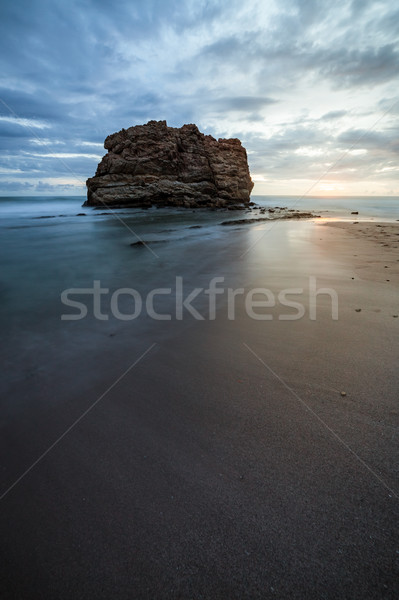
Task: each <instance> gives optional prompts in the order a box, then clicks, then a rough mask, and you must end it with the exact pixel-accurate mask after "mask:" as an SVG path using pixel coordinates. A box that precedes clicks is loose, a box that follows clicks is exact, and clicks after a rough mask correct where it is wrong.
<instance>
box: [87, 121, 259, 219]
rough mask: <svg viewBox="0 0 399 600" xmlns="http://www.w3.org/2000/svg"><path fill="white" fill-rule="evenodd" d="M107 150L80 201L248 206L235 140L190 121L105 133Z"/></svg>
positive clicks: (242, 156)
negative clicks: (204, 130) (176, 125)
mask: <svg viewBox="0 0 399 600" xmlns="http://www.w3.org/2000/svg"><path fill="white" fill-rule="evenodd" d="M104 147H105V148H106V150H108V153H107V154H106V155H105V156H104V157H103V159H102V160H101V162H100V163H99V165H98V167H97V171H96V174H95V176H94V177H91V178H90V179H88V180H87V182H86V185H87V201H86V202H85V204H84V206H99V205H105V206H111V207H122V206H134V207H145V206H152V205H156V206H181V207H184V208H193V207H203V206H208V207H218V208H224V207H228V206H230V205H235V206H242V205H248V203H249V197H250V193H251V191H252V188H253V185H254V184H253V182H252V180H251V177H250V174H249V169H248V162H247V153H246V150H245V148H244V147H243V146H242V145H241V142H240V140H238V139H222V138H220V139H219V140H216V139H215V138H213V137H212V136H211V135H204V134H203V133H201V132H200V131H199V130H198V128H197V126H196V125H183V127H180V128H174V127H168V126H167V124H166V121H149V122H148V123H147V124H146V125H136V126H135V127H129V129H122V130H121V131H118V132H117V133H113V134H112V135H109V136H108V137H107V138H106V140H105V142H104Z"/></svg>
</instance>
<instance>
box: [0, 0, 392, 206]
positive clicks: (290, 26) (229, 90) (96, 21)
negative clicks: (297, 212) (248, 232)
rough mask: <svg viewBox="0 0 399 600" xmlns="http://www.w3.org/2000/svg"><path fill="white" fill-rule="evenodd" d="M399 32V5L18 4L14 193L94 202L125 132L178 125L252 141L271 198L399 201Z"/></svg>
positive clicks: (164, 0)
mask: <svg viewBox="0 0 399 600" xmlns="http://www.w3.org/2000/svg"><path fill="white" fill-rule="evenodd" d="M398 23H399V10H398V8H397V4H396V3H395V2H393V0H392V1H390V0H353V1H350V0H347V1H344V2H341V3H335V4H334V3H331V2H328V1H327V0H281V1H277V0H275V1H273V0H270V1H268V2H264V1H263V0H248V2H245V3H243V2H241V1H240V0H213V1H211V2H209V1H206V0H186V1H185V2H180V1H178V0H146V2H142V1H141V0H119V1H118V3H116V4H112V3H110V2H106V1H105V0H86V1H85V2H81V1H78V0H71V1H70V2H68V3H65V2H64V0H18V2H11V1H6V2H3V3H2V4H1V8H0V30H1V35H0V56H1V57H2V58H0V67H1V68H0V194H3V195H6V194H10V193H16V194H18V193H21V194H33V193H57V194H58V193H67V194H71V193H75V194H76V193H78V194H84V192H85V189H84V182H85V180H86V178H87V177H89V176H91V175H93V173H94V171H95V168H96V165H97V162H98V161H99V159H100V157H101V156H102V154H103V153H104V150H103V147H102V144H103V141H104V139H105V137H106V136H107V135H108V134H109V133H111V132H113V131H117V130H119V129H121V128H122V127H125V128H126V127H129V126H130V125H135V124H139V123H145V122H146V121H148V120H150V119H166V120H167V121H168V124H170V125H172V126H181V125H182V124H184V123H187V122H195V123H197V125H198V126H199V127H200V129H201V130H202V131H204V132H206V133H210V134H212V135H214V136H215V137H228V136H234V137H239V138H240V139H241V140H242V142H243V144H244V145H245V146H246V148H247V150H248V157H249V162H250V168H251V172H252V174H253V176H254V179H255V180H256V186H255V190H254V192H255V193H258V194H277V193H282V194H288V193H290V194H302V193H304V192H306V191H307V190H308V189H309V188H311V187H312V186H313V187H312V190H313V191H312V193H321V192H325V191H326V190H329V191H330V192H331V193H341V194H345V193H347V194H354V193H356V194H364V193H375V194H380V195H383V194H396V195H399V185H398V177H397V176H398V167H397V158H398V142H397V140H398V133H399V121H398V117H399V97H398V95H397V94H398V92H397V91H398V89H399V85H398V84H399V69H398V65H399V42H398V37H399V25H398ZM319 180H320V182H319ZM315 182H319V183H317V185H314V184H315Z"/></svg>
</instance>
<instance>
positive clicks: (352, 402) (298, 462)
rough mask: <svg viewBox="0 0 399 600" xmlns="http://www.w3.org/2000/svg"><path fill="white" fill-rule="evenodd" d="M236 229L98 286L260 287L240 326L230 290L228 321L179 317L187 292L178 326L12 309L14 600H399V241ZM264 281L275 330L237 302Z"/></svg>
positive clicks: (266, 310)
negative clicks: (21, 313)
mask: <svg viewBox="0 0 399 600" xmlns="http://www.w3.org/2000/svg"><path fill="white" fill-rule="evenodd" d="M380 225H382V227H380ZM224 229H225V230H226V229H229V231H228V232H227V231H224V232H223V234H221V235H220V236H218V237H211V238H209V239H207V240H206V243H204V240H201V237H200V235H199V237H198V238H197V239H193V240H192V241H191V242H190V243H188V244H186V245H185V247H184V252H181V253H180V252H176V248H175V247H174V244H173V243H172V244H165V245H164V246H163V245H162V244H157V246H156V247H155V246H154V249H155V248H156V253H157V254H158V255H159V259H155V258H154V257H153V256H151V254H150V253H149V252H147V251H146V249H145V248H131V247H128V245H127V244H126V249H125V247H124V248H123V250H121V253H122V252H123V253H126V256H129V257H130V258H129V260H131V261H132V262H131V265H132V267H131V268H132V272H133V270H134V269H135V268H136V266H135V265H137V264H138V263H139V262H140V261H141V262H142V264H144V263H145V264H146V269H147V273H148V275H147V279H145V278H143V277H141V278H140V281H139V280H138V279H134V278H133V279H132V280H131V281H127V280H126V271H123V272H122V271H121V272H118V270H117V268H116V267H115V265H111V266H109V269H108V267H107V269H103V270H102V271H101V272H96V273H94V275H95V278H98V279H101V281H102V282H103V284H104V287H105V286H106V285H109V287H110V288H112V289H114V288H116V285H117V284H119V286H123V287H126V286H127V285H131V286H133V287H137V289H140V291H141V292H142V293H143V294H144V293H145V292H148V291H149V290H150V289H152V288H153V287H158V288H161V287H168V286H170V287H171V288H173V286H174V285H175V278H176V276H177V275H178V276H181V277H182V278H183V280H184V286H185V287H184V290H185V292H186V293H188V292H189V291H190V290H192V289H194V288H195V287H199V288H204V289H205V288H206V287H207V286H208V285H209V282H210V280H211V279H212V278H213V277H220V278H221V277H223V278H224V281H223V283H220V286H221V287H223V288H224V289H227V288H228V287H230V288H232V289H238V288H243V289H244V293H243V294H241V296H237V299H236V300H237V301H236V305H235V313H234V319H231V318H229V312H228V311H229V305H228V301H227V300H228V298H227V293H223V294H220V295H218V297H217V301H216V314H215V318H214V319H213V320H210V319H209V315H208V300H209V298H208V296H206V295H204V294H202V295H198V297H197V299H196V301H195V302H193V305H195V307H196V309H197V311H198V312H199V313H200V314H201V315H202V316H203V317H204V318H203V320H196V319H195V318H194V317H193V316H192V315H190V314H185V316H184V318H183V319H182V320H179V319H176V318H175V314H174V312H173V311H174V310H175V300H176V298H175V295H173V293H172V294H171V295H170V296H166V295H165V296H164V297H158V303H157V304H156V308H157V310H158V312H159V313H163V314H171V315H172V318H171V320H153V319H150V318H149V317H148V316H147V315H145V314H143V315H140V317H139V318H137V319H136V320H134V321H121V320H117V319H114V318H109V319H108V320H104V321H98V320H95V319H94V318H93V316H92V315H91V313H89V315H88V317H87V318H86V319H83V320H81V321H61V320H60V313H61V312H62V311H63V310H66V309H65V307H62V306H61V305H60V304H59V302H58V303H56V304H54V307H53V309H52V310H50V309H48V308H47V309H46V310H44V309H43V313H40V312H39V311H38V312H37V313H36V318H35V320H34V322H32V321H29V315H27V316H26V317H25V320H20V321H18V319H17V317H15V316H14V317H11V316H10V317H9V319H10V320H12V318H13V319H14V321H15V323H16V324H18V327H19V329H20V332H21V337H20V339H19V340H15V339H14V338H11V337H10V338H8V337H7V331H5V341H6V342H7V346H6V349H5V351H4V355H3V359H4V361H5V364H6V370H5V375H4V378H3V382H2V385H3V388H4V390H3V398H4V401H3V422H2V437H1V445H2V455H3V457H5V460H4V461H3V463H4V466H3V469H2V489H3V492H2V493H4V492H6V493H5V495H4V497H3V499H2V501H1V509H2V510H1V514H2V517H1V519H2V532H3V533H2V547H3V557H2V561H1V571H2V573H1V588H2V597H4V598H18V599H21V598H30V597H32V594H34V595H35V597H38V598H59V599H68V600H69V599H72V598H73V599H76V598H85V599H89V598H93V599H94V598H95V599H96V600H97V599H100V598H104V599H105V598H107V599H108V598H118V599H124V598H126V599H128V598H129V599H131V598H137V599H147V598H148V599H151V600H153V599H158V598H159V599H163V598H165V599H169V598H170V599H175V598H181V599H193V600H194V599H195V600H196V599H212V600H214V599H225V598H229V599H233V598H234V599H241V598H248V599H256V598H259V599H265V598H281V599H286V598H298V599H303V598H309V599H313V598H314V599H319V598H325V599H333V598H334V599H336V598H351V599H355V598H359V599H362V600H364V599H365V598H376V599H377V598H386V599H394V598H397V597H398V595H399V578H398V575H399V569H398V567H399V538H398V534H399V531H398V523H399V473H398V464H399V443H398V439H399V438H398V428H399V400H398V398H399V371H398V368H397V365H398V359H399V318H398V317H397V315H398V314H399V294H398V283H399V248H398V246H399V242H398V243H396V238H399V235H397V234H399V228H398V227H397V224H394V223H391V224H387V223H369V222H367V223H366V222H361V223H358V224H353V222H345V223H343V222H329V223H326V221H325V220H324V219H320V220H319V222H317V221H289V222H283V221H281V222H275V223H273V224H271V225H270V224H264V223H261V224H254V225H250V226H248V225H247V226H244V227H239V226H237V228H224ZM108 243H109V241H107V244H108ZM385 244H387V245H385ZM107 247H108V246H107ZM128 252H130V253H131V254H129V255H128V254H127V253H128ZM133 253H134V254H133ZM143 253H144V254H143ZM121 256H122V255H121ZM123 256H125V254H123ZM124 260H125V259H124ZM106 264H107V263H106ZM149 265H152V266H151V267H150V266H149ZM111 267H112V268H111ZM137 268H138V267H137ZM56 277H57V274H54V280H56ZM107 278H108V279H107ZM70 281H71V282H72V281H73V278H72V277H71V279H70ZM82 281H83V280H82ZM312 281H313V282H314V285H315V286H316V290H319V291H321V292H322V293H320V294H319V295H318V296H317V297H316V307H315V313H312V316H313V317H314V318H311V309H310V297H311V295H312V293H313V292H312V289H313V288H312V287H311V286H312V285H313V284H312ZM255 288H266V289H267V290H269V291H270V293H271V294H272V295H273V298H274V300H275V303H274V306H268V307H256V308H254V311H255V313H256V314H258V315H259V314H263V315H266V314H267V315H268V317H269V318H268V319H267V320H259V319H254V318H251V317H250V316H249V315H248V310H246V309H245V303H244V302H243V301H242V300H240V298H244V297H245V295H246V294H248V292H251V290H253V289H255ZM323 288H324V290H325V288H328V289H329V290H334V291H335V292H336V294H337V298H338V318H337V319H335V318H333V301H332V296H331V295H329V294H328V293H326V292H325V291H324V292H323ZM173 289H174V288H173ZM300 289H302V290H303V292H302V293H299V291H298V290H300ZM282 290H291V295H290V296H289V298H290V300H291V301H293V302H300V303H302V304H303V306H304V311H305V312H304V315H303V317H302V318H300V319H293V320H289V319H287V318H286V316H287V315H288V316H291V317H292V316H295V314H297V311H298V309H297V308H295V306H294V307H293V306H291V307H288V306H287V305H286V304H284V303H282V302H281V301H280V299H279V298H281V296H280V297H279V293H280V292H281V291H282ZM292 290H296V291H295V293H294V292H292ZM58 292H59V290H58V288H57V294H58ZM57 297H58V296H57ZM54 298H55V295H54ZM254 298H255V299H256V298H257V297H254ZM54 302H55V301H54ZM270 304H272V303H270ZM108 308H109V297H108V296H105V295H104V304H103V312H104V313H107V311H108ZM124 310H126V312H127V304H126V305H125V304H122V305H121V311H122V312H123V311H124ZM230 310H231V308H230ZM10 315H11V313H10ZM281 317H284V318H281ZM21 319H22V318H21ZM17 357H18V358H17ZM86 411H87V412H86ZM36 461H37V462H36ZM35 463H36V464H35ZM21 476H22V477H21ZM19 478H21V479H20V480H19ZM7 490H9V491H7Z"/></svg>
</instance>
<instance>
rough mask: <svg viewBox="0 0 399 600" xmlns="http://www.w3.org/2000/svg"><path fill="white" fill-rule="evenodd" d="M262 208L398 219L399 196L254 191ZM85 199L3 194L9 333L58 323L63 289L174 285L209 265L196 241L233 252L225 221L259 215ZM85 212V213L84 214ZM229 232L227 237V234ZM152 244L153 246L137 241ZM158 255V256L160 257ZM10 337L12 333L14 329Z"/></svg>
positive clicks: (2, 285)
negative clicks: (103, 204) (181, 275)
mask: <svg viewBox="0 0 399 600" xmlns="http://www.w3.org/2000/svg"><path fill="white" fill-rule="evenodd" d="M252 199H253V201H254V202H256V203H257V204H258V205H259V206H260V207H262V206H263V207H273V206H280V207H288V208H294V209H299V210H304V209H306V210H312V211H315V212H317V213H318V214H320V215H322V216H324V217H327V218H328V217H330V218H344V219H352V220H353V218H354V217H353V216H351V214H350V213H351V212H352V211H359V215H358V216H356V219H357V220H358V219H359V220H360V219H374V220H387V221H393V220H397V219H399V198H392V197H386V198H381V197H380V198H376V197H365V198H359V197H356V198H355V197H352V198H316V197H307V198H302V199H300V200H298V199H297V198H295V197H281V196H275V197H273V196H254V197H253V198H252ZM84 200H85V198H84V197H30V198H29V197H8V198H7V197H3V198H0V231H1V239H0V245H1V254H0V267H1V278H0V298H1V302H2V319H3V324H2V328H3V329H2V331H3V338H4V334H5V333H4V332H7V331H9V332H11V331H14V332H15V331H16V330H18V331H19V333H20V334H21V335H22V334H23V331H24V329H25V330H26V331H28V330H29V331H31V330H32V328H34V327H35V323H37V325H38V328H40V326H39V324H40V323H41V324H42V325H41V326H42V327H43V324H44V323H45V324H47V325H46V326H49V327H50V326H51V323H53V324H54V320H59V316H60V309H61V307H60V293H61V291H62V290H63V289H66V288H70V287H75V288H76V287H87V286H88V285H90V283H91V282H93V280H96V279H97V280H100V281H102V282H105V283H106V285H108V286H109V287H110V288H115V289H116V288H118V287H120V286H126V285H130V286H132V287H135V289H140V287H146V288H147V289H148V288H149V287H151V286H152V285H153V286H154V287H160V286H161V285H163V284H166V285H167V284H168V282H170V279H171V277H172V276H174V275H175V274H176V273H178V272H180V271H181V270H182V269H184V271H185V272H186V273H192V274H194V273H198V271H199V270H200V269H203V270H204V269H205V266H204V265H201V264H198V263H199V261H198V256H196V254H195V252H191V253H190V251H189V249H190V248H192V247H193V246H194V245H195V243H198V242H201V244H202V245H203V246H204V248H206V247H207V246H209V247H210V248H215V251H218V252H220V253H221V254H222V253H223V252H226V249H225V246H226V245H225V243H224V241H226V239H228V238H229V236H234V235H235V232H234V229H235V228H231V227H223V226H221V222H222V221H225V220H231V219H242V218H244V217H248V218H249V217H253V216H256V215H257V214H259V210H254V211H248V212H245V211H228V212H220V211H210V210H196V211H190V210H187V209H170V208H161V209H156V208H152V209H148V210H141V209H119V210H115V211H114V212H110V211H104V210H102V209H100V210H99V209H94V208H86V207H85V208H82V203H83V202H84ZM78 215H80V216H78ZM226 236H227V237H226ZM140 240H144V241H147V242H151V244H150V247H151V250H152V252H148V251H147V249H146V248H144V247H140V246H138V247H131V244H134V243H135V242H137V241H140ZM154 259H156V260H154ZM10 335H11V333H10Z"/></svg>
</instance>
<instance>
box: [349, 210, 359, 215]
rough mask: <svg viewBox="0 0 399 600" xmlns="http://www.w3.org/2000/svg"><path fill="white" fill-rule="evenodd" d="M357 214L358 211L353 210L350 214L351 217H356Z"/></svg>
mask: <svg viewBox="0 0 399 600" xmlns="http://www.w3.org/2000/svg"><path fill="white" fill-rule="evenodd" d="M358 214H359V211H358V210H353V211H352V212H351V215H358Z"/></svg>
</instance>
